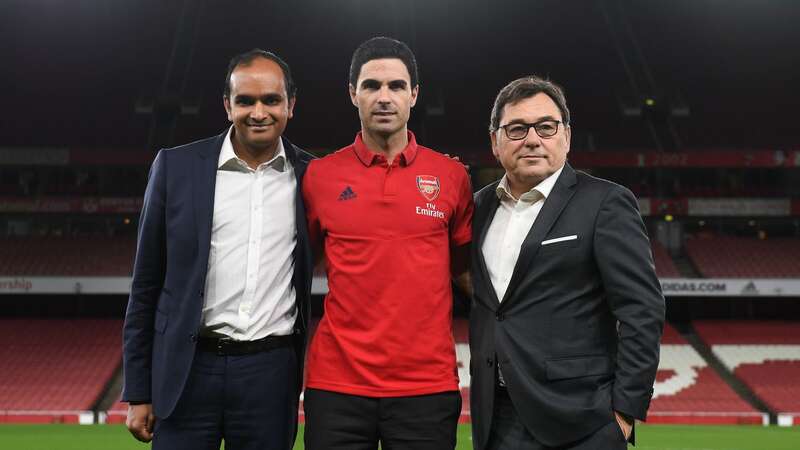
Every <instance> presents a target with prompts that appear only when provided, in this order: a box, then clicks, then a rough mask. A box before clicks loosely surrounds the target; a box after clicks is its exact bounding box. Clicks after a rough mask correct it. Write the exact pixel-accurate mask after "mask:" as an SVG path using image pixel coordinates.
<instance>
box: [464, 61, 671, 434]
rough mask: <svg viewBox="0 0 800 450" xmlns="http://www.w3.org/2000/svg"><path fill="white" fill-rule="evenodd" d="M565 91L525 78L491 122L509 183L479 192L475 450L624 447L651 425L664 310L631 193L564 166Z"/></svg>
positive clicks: (504, 96) (473, 330)
mask: <svg viewBox="0 0 800 450" xmlns="http://www.w3.org/2000/svg"><path fill="white" fill-rule="evenodd" d="M570 133H571V130H570V127H569V110H568V109H567V105H566V100H565V98H564V94H563V92H562V90H561V89H560V88H559V87H558V86H557V85H555V84H554V83H551V82H549V81H547V80H543V79H541V78H538V77H534V76H532V77H525V78H521V79H518V80H515V81H513V82H511V83H510V84H508V85H507V86H506V87H504V88H503V89H502V90H501V91H500V93H499V94H498V96H497V99H496V100H495V104H494V108H493V110H492V115H491V123H490V136H491V141H492V152H493V153H494V155H495V157H496V158H497V159H498V160H499V161H500V163H501V165H502V166H503V168H504V169H505V175H504V176H503V178H502V179H501V180H500V181H498V182H495V183H492V184H490V185H489V186H487V187H485V188H484V189H482V190H481V191H480V192H478V193H477V194H476V200H475V204H476V210H475V217H474V221H473V228H472V230H473V247H472V263H473V264H472V265H473V268H472V280H473V289H474V297H473V304H472V310H471V316H470V349H471V352H472V362H471V368H470V369H471V373H472V390H471V396H472V398H471V407H472V420H473V429H472V430H473V443H474V446H475V448H476V449H481V450H482V449H512V448H513V449H530V450H533V449H549V448H554V447H557V448H559V449H570V450H578V449H580V450H583V449H586V450H589V449H591V450H595V449H624V448H626V443H627V441H629V440H631V441H632V437H633V436H632V428H633V421H634V419H639V420H644V418H645V416H646V413H647V408H648V405H649V403H650V398H651V396H652V392H653V390H652V386H653V382H654V380H655V375H656V369H657V366H658V355H659V340H660V336H661V332H662V327H663V321H664V298H663V296H662V294H661V289H660V285H659V282H658V279H657V278H656V275H655V270H654V266H653V260H652V256H651V253H650V245H649V241H648V238H647V234H646V231H645V228H644V224H643V223H642V220H641V217H640V215H639V211H638V208H637V202H636V199H635V198H634V196H633V194H631V192H630V191H628V190H627V189H625V188H624V187H622V186H619V185H617V184H614V183H612V182H609V181H606V180H601V179H598V178H594V177H592V176H589V175H587V174H585V173H583V172H578V171H575V170H573V169H572V167H570V165H569V164H567V163H566V157H567V153H568V152H569V145H570Z"/></svg>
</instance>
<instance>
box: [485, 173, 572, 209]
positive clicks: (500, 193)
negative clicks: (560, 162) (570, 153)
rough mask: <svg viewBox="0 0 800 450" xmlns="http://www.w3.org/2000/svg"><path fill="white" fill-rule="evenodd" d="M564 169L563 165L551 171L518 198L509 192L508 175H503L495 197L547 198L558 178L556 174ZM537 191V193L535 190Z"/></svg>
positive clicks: (534, 199) (526, 199) (523, 199)
mask: <svg viewBox="0 0 800 450" xmlns="http://www.w3.org/2000/svg"><path fill="white" fill-rule="evenodd" d="M563 170H564V166H561V168H560V169H558V170H556V171H555V172H553V173H552V174H551V175H550V176H549V177H547V178H545V179H544V180H542V181H541V182H539V184H537V185H536V186H534V187H533V188H532V189H531V190H530V191H528V192H526V193H524V194H522V195H521V196H520V197H519V199H517V198H516V197H514V194H512V193H511V188H510V187H509V186H508V175H503V178H501V179H500V183H498V185H497V188H496V189H495V192H496V193H497V197H498V198H499V199H500V200H502V199H503V197H509V198H512V199H514V200H515V201H516V200H522V201H536V200H538V199H539V195H541V196H542V197H543V198H545V199H546V198H547V197H549V196H550V192H551V191H552V190H553V187H554V186H555V185H556V181H557V180H558V176H559V175H561V172H562V171H563ZM534 191H536V192H538V194H537V193H536V192H534Z"/></svg>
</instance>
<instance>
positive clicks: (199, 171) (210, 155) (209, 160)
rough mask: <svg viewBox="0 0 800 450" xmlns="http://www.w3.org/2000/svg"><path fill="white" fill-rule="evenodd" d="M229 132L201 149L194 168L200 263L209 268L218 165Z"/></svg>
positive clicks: (193, 192)
mask: <svg viewBox="0 0 800 450" xmlns="http://www.w3.org/2000/svg"><path fill="white" fill-rule="evenodd" d="M226 135H227V131H226V132H225V133H222V134H221V135H219V136H218V137H217V139H215V140H214V141H212V143H211V144H209V145H207V146H206V147H204V148H202V149H200V151H199V152H197V157H196V158H195V159H194V167H193V168H192V183H193V188H194V189H192V194H193V196H194V198H193V200H194V201H193V203H194V218H195V225H196V226H197V248H198V250H199V255H198V261H199V262H200V263H201V264H204V265H205V267H207V266H208V251H209V249H210V248H211V224H212V221H213V219H214V190H215V189H214V188H215V186H216V183H217V163H218V162H219V153H220V151H221V150H222V141H223V140H224V139H225V136H226Z"/></svg>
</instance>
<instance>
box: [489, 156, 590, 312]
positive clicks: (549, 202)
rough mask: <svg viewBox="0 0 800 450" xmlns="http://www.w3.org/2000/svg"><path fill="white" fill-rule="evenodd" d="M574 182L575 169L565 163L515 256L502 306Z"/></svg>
mask: <svg viewBox="0 0 800 450" xmlns="http://www.w3.org/2000/svg"><path fill="white" fill-rule="evenodd" d="M576 182H577V178H576V177H575V171H574V170H573V169H572V167H570V165H569V164H565V165H564V170H563V171H562V172H561V175H560V176H559V177H558V180H557V181H556V184H555V185H554V186H553V190H552V191H550V196H549V197H547V199H546V200H545V202H544V206H542V210H541V211H539V215H538V216H537V217H536V220H535V221H534V223H533V226H532V227H531V229H530V231H528V235H527V236H526V237H525V240H524V241H522V248H521V249H520V252H519V258H517V264H516V265H515V266H514V273H513V274H512V275H511V281H510V282H509V283H508V289H506V293H505V296H504V297H503V303H502V304H503V305H504V306H505V305H506V304H508V301H509V299H510V298H511V296H512V295H513V294H514V290H515V289H516V288H517V286H518V285H519V283H520V282H521V281H522V279H523V278H524V277H525V276H526V275H527V274H528V272H529V269H530V264H531V261H533V258H534V257H535V256H536V254H537V253H538V252H539V248H540V247H541V244H542V241H543V240H544V238H545V236H547V233H548V232H550V228H552V227H553V224H554V223H555V222H556V219H558V216H559V215H561V211H562V210H563V209H564V207H565V206H566V205H567V203H568V202H569V200H570V198H572V195H573V194H574V193H575V189H574V188H575V183H576Z"/></svg>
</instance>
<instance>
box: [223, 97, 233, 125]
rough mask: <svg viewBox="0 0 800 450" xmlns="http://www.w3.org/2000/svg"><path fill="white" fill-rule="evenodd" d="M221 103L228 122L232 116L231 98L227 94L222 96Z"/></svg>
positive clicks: (231, 119)
mask: <svg viewBox="0 0 800 450" xmlns="http://www.w3.org/2000/svg"><path fill="white" fill-rule="evenodd" d="M222 105H223V106H225V114H227V116H228V122H233V117H232V116H231V99H230V97H228V96H227V95H223V96H222Z"/></svg>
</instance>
